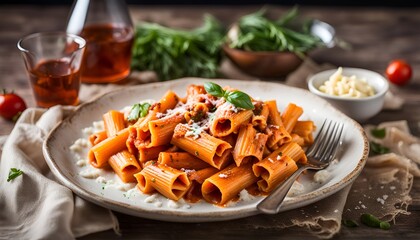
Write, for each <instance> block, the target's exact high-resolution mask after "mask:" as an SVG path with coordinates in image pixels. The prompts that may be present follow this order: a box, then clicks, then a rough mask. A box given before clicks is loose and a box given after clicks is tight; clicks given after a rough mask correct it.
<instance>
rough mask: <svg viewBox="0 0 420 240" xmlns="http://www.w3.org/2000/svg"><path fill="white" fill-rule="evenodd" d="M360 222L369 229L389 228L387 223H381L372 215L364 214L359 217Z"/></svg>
mask: <svg viewBox="0 0 420 240" xmlns="http://www.w3.org/2000/svg"><path fill="white" fill-rule="evenodd" d="M360 220H361V221H362V223H363V224H365V225H366V226H369V227H375V228H381V229H384V230H388V229H390V228H391V225H390V224H389V223H388V222H385V221H381V220H379V219H378V218H377V217H375V216H373V215H372V214H368V213H364V214H362V216H361V217H360Z"/></svg>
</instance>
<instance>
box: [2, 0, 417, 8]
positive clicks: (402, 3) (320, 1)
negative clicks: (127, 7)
mask: <svg viewBox="0 0 420 240" xmlns="http://www.w3.org/2000/svg"><path fill="white" fill-rule="evenodd" d="M72 2H73V0H2V1H1V2H0V4H39V5H71V4H72ZM126 2H127V3H128V4H139V5H159V4H165V5H251V4H252V5H261V4H272V5H282V6H290V5H312V6H370V7H415V6H420V1H416V0H414V1H413V0H411V1H408V0H383V1H378V0H365V1H348V0H344V1H340V0H334V1H333V0H315V1H314V0H312V1H310V0H296V1H291V0H277V1H275V0H265V1H264V0H263V1H258V0H213V1H211V0H195V1H193V0H126Z"/></svg>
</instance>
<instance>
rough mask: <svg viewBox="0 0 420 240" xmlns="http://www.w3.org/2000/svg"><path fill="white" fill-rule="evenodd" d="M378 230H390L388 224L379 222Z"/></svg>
mask: <svg viewBox="0 0 420 240" xmlns="http://www.w3.org/2000/svg"><path fill="white" fill-rule="evenodd" d="M379 228H380V229H383V230H388V229H390V228H391V224H389V222H381V223H380V224H379Z"/></svg>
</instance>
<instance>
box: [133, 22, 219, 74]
mask: <svg viewBox="0 0 420 240" xmlns="http://www.w3.org/2000/svg"><path fill="white" fill-rule="evenodd" d="M224 36H225V30H224V28H223V27H222V25H221V24H220V23H219V22H218V21H217V20H216V19H215V18H214V17H212V16H210V15H206V16H205V18H204V24H203V25H202V26H201V27H199V28H196V29H193V30H191V31H187V30H178V29H172V28H168V27H164V26H161V25H159V24H154V23H142V24H139V25H138V26H137V28H136V35H135V39H134V45H133V51H132V68H133V69H136V70H151V71H155V72H156V74H157V75H158V77H159V80H161V81H165V80H169V79H175V78H181V77H186V76H188V77H193V76H197V77H204V78H214V77H217V76H218V67H219V64H220V61H221V59H222V51H221V46H222V44H223V42H224Z"/></svg>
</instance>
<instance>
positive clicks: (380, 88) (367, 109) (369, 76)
mask: <svg viewBox="0 0 420 240" xmlns="http://www.w3.org/2000/svg"><path fill="white" fill-rule="evenodd" d="M336 71H337V69H331V70H326V71H322V72H319V73H317V74H315V75H312V76H310V77H309V81H308V88H309V90H310V91H311V92H312V93H314V94H316V95H318V96H320V97H322V98H324V99H325V100H327V101H328V102H329V103H331V104H332V105H333V106H334V107H336V108H337V109H339V110H340V111H342V112H343V113H345V114H346V115H347V116H349V117H351V118H353V119H354V120H356V121H359V122H364V121H366V120H368V119H369V118H371V117H373V116H375V115H376V114H378V113H379V112H380V111H381V110H382V107H383V104H384V100H385V94H386V92H387V91H388V88H389V84H388V81H387V80H386V79H385V78H384V77H383V76H382V75H380V74H379V73H377V72H373V71H370V70H366V69H360V68H343V72H342V75H343V76H352V75H355V76H356V77H357V78H364V79H366V81H367V83H368V84H369V85H370V86H372V87H373V88H374V89H375V95H373V96H370V97H364V98H350V97H339V96H333V95H329V94H326V93H323V92H321V91H320V90H319V87H320V86H321V85H322V84H323V83H324V82H325V81H327V80H328V79H329V77H330V76H331V75H332V74H333V73H335V72H336Z"/></svg>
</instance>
